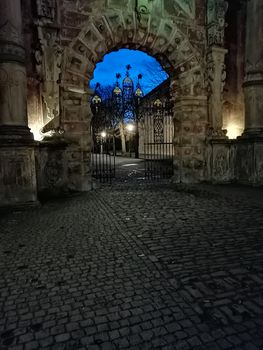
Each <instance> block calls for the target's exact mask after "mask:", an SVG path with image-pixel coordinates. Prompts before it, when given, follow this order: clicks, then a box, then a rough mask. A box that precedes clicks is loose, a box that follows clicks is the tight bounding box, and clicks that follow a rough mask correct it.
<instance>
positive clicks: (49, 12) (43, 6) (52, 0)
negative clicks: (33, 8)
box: [37, 0, 56, 22]
mask: <svg viewBox="0 0 263 350" xmlns="http://www.w3.org/2000/svg"><path fill="white" fill-rule="evenodd" d="M37 9H38V16H39V17H44V18H46V19H48V20H50V21H52V22H53V21H54V20H55V17H56V0H38V1H37Z"/></svg>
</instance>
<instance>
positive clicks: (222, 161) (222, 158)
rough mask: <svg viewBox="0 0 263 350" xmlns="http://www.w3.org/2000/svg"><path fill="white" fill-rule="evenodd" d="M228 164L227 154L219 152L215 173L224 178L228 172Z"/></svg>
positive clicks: (215, 161) (216, 157) (215, 162)
mask: <svg viewBox="0 0 263 350" xmlns="http://www.w3.org/2000/svg"><path fill="white" fill-rule="evenodd" d="M227 169H228V164H227V158H226V154H225V153H224V152H218V153H217V154H216V156H215V160H214V173H215V176H216V177H217V178H220V179H223V178H224V176H225V175H226V173H227Z"/></svg>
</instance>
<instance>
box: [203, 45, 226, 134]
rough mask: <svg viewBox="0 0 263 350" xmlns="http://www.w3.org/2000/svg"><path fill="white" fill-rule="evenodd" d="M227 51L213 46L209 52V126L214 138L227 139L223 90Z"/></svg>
mask: <svg viewBox="0 0 263 350" xmlns="http://www.w3.org/2000/svg"><path fill="white" fill-rule="evenodd" d="M226 53H227V50H226V49H223V48H220V47H216V46H213V47H211V48H210V50H209V52H208V57H207V60H208V62H207V63H208V79H209V98H208V105H209V124H210V127H211V128H212V136H213V137H216V138H218V137H225V133H224V132H223V131H222V127H223V88H224V82H225V78H226V72H225V55H226Z"/></svg>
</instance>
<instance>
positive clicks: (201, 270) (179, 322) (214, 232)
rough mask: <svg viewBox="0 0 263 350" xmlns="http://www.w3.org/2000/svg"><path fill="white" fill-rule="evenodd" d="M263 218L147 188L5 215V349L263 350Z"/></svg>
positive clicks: (233, 201)
mask: <svg viewBox="0 0 263 350" xmlns="http://www.w3.org/2000/svg"><path fill="white" fill-rule="evenodd" d="M262 214H263V209H262V206H260V205H257V204H255V203H252V202H251V201H250V200H246V199H244V197H242V198H241V197H239V196H234V197H233V198H231V196H224V195H217V194H215V193H212V192H209V190H206V191H201V190H198V189H197V190H193V191H192V190H187V189H180V188H176V187H175V186H173V185H171V184H168V183H162V182H160V183H157V184H152V185H150V184H148V185H147V184H144V183H143V181H141V182H136V181H135V182H131V183H125V182H123V183H122V182H119V183H117V184H115V185H113V186H104V187H102V188H100V189H97V190H95V191H92V192H90V193H87V194H85V195H81V196H76V197H73V198H67V199H63V200H53V201H49V202H47V203H45V204H43V205H42V206H41V207H40V208H35V209H28V210H26V211H21V212H14V213H9V214H5V215H3V214H1V215H2V216H1V219H0V227H1V229H0V276H1V279H0V349H1V350H7V349H12V350H20V349H21V350H29V349H52V350H53V349H57V350H59V349H63V350H75V349H88V350H110V349H176V350H177V349H178V350H183V349H199V350H201V349H204V350H208V349H211V350H217V349H247V350H254V349H263V215H262Z"/></svg>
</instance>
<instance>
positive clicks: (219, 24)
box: [207, 0, 228, 46]
mask: <svg viewBox="0 0 263 350" xmlns="http://www.w3.org/2000/svg"><path fill="white" fill-rule="evenodd" d="M227 9H228V3H227V2H226V1H224V0H208V3H207V32H208V45H209V46H213V45H215V46H224V36H225V27H226V23H225V14H226V12H227Z"/></svg>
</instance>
